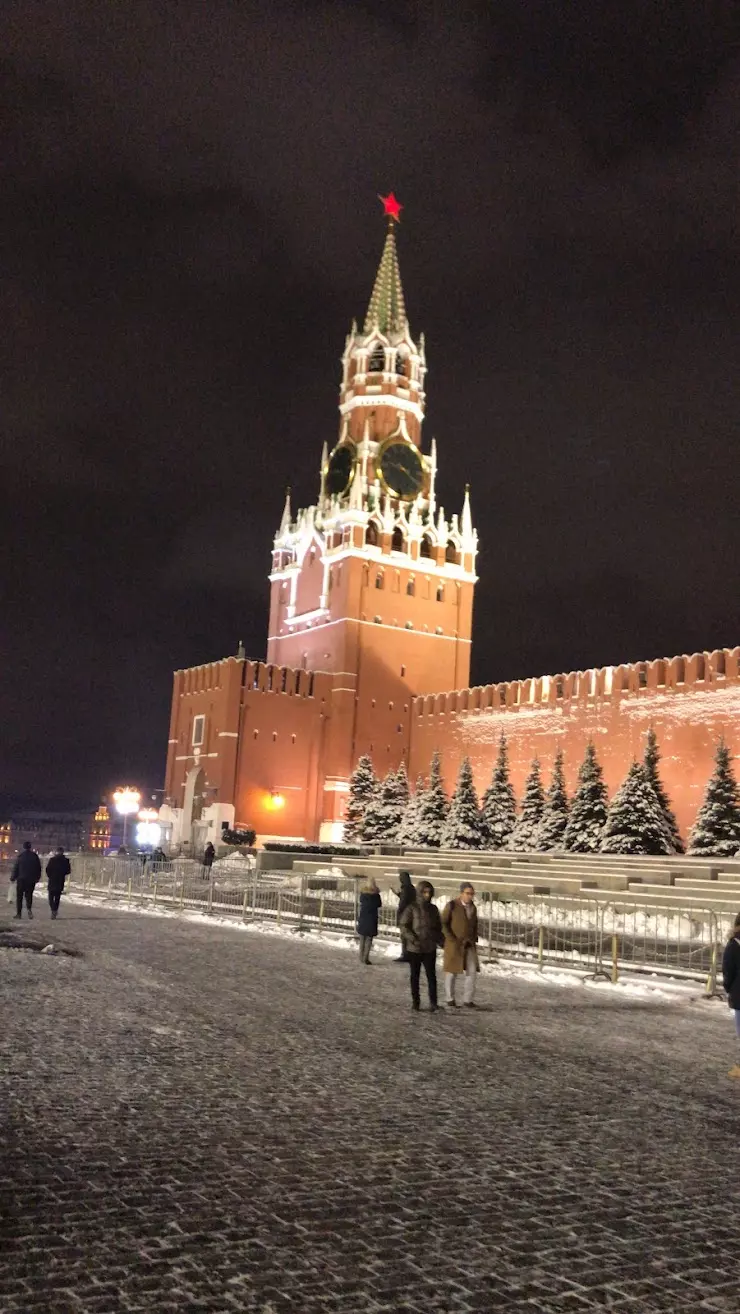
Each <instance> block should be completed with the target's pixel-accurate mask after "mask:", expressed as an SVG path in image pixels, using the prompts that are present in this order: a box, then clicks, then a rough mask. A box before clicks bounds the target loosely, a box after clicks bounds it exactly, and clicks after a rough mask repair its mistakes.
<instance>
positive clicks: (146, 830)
mask: <svg viewBox="0 0 740 1314" xmlns="http://www.w3.org/2000/svg"><path fill="white" fill-rule="evenodd" d="M148 810H149V809H147V811H148ZM161 838H162V828H161V826H158V825H157V823H156V821H140V822H139V824H138V825H137V827H136V843H137V844H138V845H139V847H140V848H142V849H148V848H149V847H150V846H151V847H152V848H155V846H156V845H157V844H159V842H160V840H161Z"/></svg>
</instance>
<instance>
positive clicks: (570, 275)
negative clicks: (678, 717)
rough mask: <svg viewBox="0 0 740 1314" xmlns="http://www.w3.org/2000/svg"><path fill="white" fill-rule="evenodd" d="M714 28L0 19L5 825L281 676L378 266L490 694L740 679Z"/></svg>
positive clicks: (739, 409) (732, 25)
mask: <svg viewBox="0 0 740 1314" xmlns="http://www.w3.org/2000/svg"><path fill="white" fill-rule="evenodd" d="M739 38H740V14H739V7H738V6H737V5H736V4H735V3H730V0H727V2H726V3H723V2H722V0H717V2H716V3H709V2H708V0H706V2H704V0H674V2H673V3H672V4H670V5H667V4H665V0H660V2H659V3H655V4H651V3H649V0H620V3H619V4H615V3H614V0H571V2H570V3H569V2H568V0H562V3H559V4H553V3H552V2H551V0H528V2H527V3H526V4H524V3H522V0H497V3H496V4H495V5H494V4H479V5H477V4H472V3H471V4H467V3H458V4H456V5H454V6H453V5H452V4H448V5H442V4H441V3H431V4H430V3H421V2H419V3H418V4H414V3H404V0H395V2H394V3H393V4H392V5H390V4H384V3H381V0H376V3H373V4H370V3H364V2H361V0H346V3H340V2H335V3H319V2H318V0H300V2H299V3H288V2H287V0H271V2H270V4H264V3H261V4H248V3H239V2H238V0H208V3H204V2H203V0H177V2H176V3H175V2H174V0H171V2H170V3H168V2H167V0H140V2H137V0H131V2H130V3H121V4H101V3H100V0H88V2H87V3H83V2H82V0H15V2H14V4H13V5H8V6H5V7H4V12H3V16H2V18H0V51H2V52H3V54H2V58H0V123H1V124H2V143H1V147H2V148H1V149H0V250H1V251H2V279H1V280H0V322H1V323H2V329H3V331H2V335H1V346H0V351H1V352H2V359H0V424H1V434H2V439H1V448H0V458H1V460H2V515H1V516H0V533H1V534H2V539H3V549H4V550H3V560H4V563H5V569H4V571H3V576H2V581H3V583H2V602H1V609H0V618H1V624H2V638H3V644H2V649H3V651H2V680H1V681H0V691H1V692H0V698H1V704H0V724H1V726H2V740H1V741H0V742H1V743H2V750H1V760H0V794H2V796H3V801H4V802H5V803H6V804H9V803H10V802H13V803H20V802H27V803H31V802H36V803H42V804H55V805H57V806H60V805H62V804H69V805H76V804H82V803H87V802H93V803H94V802H95V801H96V799H97V797H98V795H99V792H100V791H101V789H104V788H106V787H107V786H109V785H111V784H114V783H116V781H121V780H124V779H130V780H134V781H141V782H142V783H146V784H147V785H148V786H150V787H156V786H158V785H160V784H161V783H162V776H163V769H164V754H165V747H166V737H167V719H168V712H169V701H170V680H171V671H172V670H173V669H174V668H175V667H182V666H187V665H190V664H193V663H196V662H200V661H204V660H209V659H213V658H218V657H220V656H223V655H225V654H227V653H230V652H233V651H235V650H236V646H237V643H238V640H239V639H240V638H243V639H244V641H245V644H246V647H247V651H248V653H249V654H250V655H252V656H255V657H260V656H263V655H264V646H265V630H266V619H267V606H266V604H267V582H266V572H267V569H268V565H269V549H270V543H271V538H272V535H273V533H274V531H275V528H276V527H277V524H278V521H279V518H280V512H281V507H282V501H283V489H284V486H285V484H286V482H288V481H290V482H291V483H292V484H293V487H294V490H295V494H296V501H297V502H299V503H300V504H306V503H308V502H309V501H311V500H313V499H314V497H315V493H316V490H317V482H318V467H319V455H320V451H321V445H322V442H323V440H324V439H325V438H326V439H328V441H329V443H330V444H331V443H332V441H333V440H334V439H335V436H336V432H337V413H336V400H337V385H338V378H339V364H338V358H339V355H340V353H341V351H342V348H343V345H344V335H345V333H346V332H347V330H348V328H349V324H350V321H351V319H352V317H353V316H358V317H359V316H361V315H362V314H363V313H364V310H365V306H366V302H367V299H368V297H369V293H370V290H371V285H372V280H373V276H374V273H375V267H376V264H377V261H378V258H379V254H380V249H381V246H382V241H383V235H384V223H383V220H382V215H381V209H380V206H379V203H378V201H377V193H378V192H379V191H383V192H385V191H387V190H389V189H391V188H392V189H394V190H395V192H396V194H397V195H398V196H399V197H400V199H401V201H402V202H403V203H404V205H405V209H404V211H403V222H402V225H401V230H400V232H399V234H398V243H399V251H400V260H401V271H402V277H403V282H404V288H405V293H406V302H407V307H408V310H409V315H410V319H411V326H412V330H413V331H415V332H416V333H418V332H419V331H421V330H424V331H425V333H426V338H427V353H428V362H429V375H428V408H427V421H426V428H425V434H426V442H427V444H428V442H429V439H430V438H431V437H432V435H434V436H436V438H437V441H438V446H439V457H440V465H441V494H442V500H443V502H444V504H445V506H446V507H447V508H448V509H449V510H455V509H458V507H459V505H460V502H461V500H462V493H463V484H464V481H465V480H469V481H470V483H471V486H472V490H473V511H474V518H475V521H476V524H477V527H478V530H479V533H480V538H481V554H480V560H479V566H480V576H481V578H480V583H479V585H478V591H477V611H476V621H475V632H474V638H475V642H474V665H473V677H474V679H475V680H476V681H478V682H485V681H488V680H492V679H507V678H514V677H518V676H525V675H533V674H541V673H544V672H556V671H559V670H570V669H574V668H576V669H577V668H582V667H586V666H590V665H592V664H603V663H607V662H619V661H623V660H633V659H638V658H647V657H656V656H664V655H671V654H673V653H675V652H682V651H687V652H691V651H692V650H694V649H696V648H705V647H707V648H712V647H714V646H716V645H722V644H735V643H737V642H738V640H739V638H740V635H739V633H738V627H737V609H738V593H739V590H740V578H739V575H740V520H739V518H738V515H737V507H736V500H737V483H738V481H737V477H736V469H737V447H738V441H739V428H740V386H739V384H738V363H737V362H738V332H737V327H738V300H739V294H740V273H739V272H738V270H739V265H740V261H739V260H738V256H739V255H740V242H739V241H738V215H739V214H740V182H739V179H740V158H739V152H738V142H739V141H740V58H739V49H740V47H739Z"/></svg>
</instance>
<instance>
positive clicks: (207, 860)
mask: <svg viewBox="0 0 740 1314" xmlns="http://www.w3.org/2000/svg"><path fill="white" fill-rule="evenodd" d="M215 856H216V850H215V849H214V847H213V845H212V844H211V841H210V840H209V841H208V843H207V844H206V847H205V848H204V850H203V879H204V880H206V881H207V880H210V877H211V867H212V866H213V859H214V858H215Z"/></svg>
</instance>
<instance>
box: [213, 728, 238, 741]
mask: <svg viewBox="0 0 740 1314" xmlns="http://www.w3.org/2000/svg"><path fill="white" fill-rule="evenodd" d="M218 737H219V739H238V738H239V735H238V732H237V731H236V730H219V732H218Z"/></svg>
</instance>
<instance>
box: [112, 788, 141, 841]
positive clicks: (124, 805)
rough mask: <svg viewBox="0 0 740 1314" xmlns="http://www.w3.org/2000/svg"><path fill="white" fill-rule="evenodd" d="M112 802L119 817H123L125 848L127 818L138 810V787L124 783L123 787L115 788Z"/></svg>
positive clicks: (139, 796) (139, 797)
mask: <svg viewBox="0 0 740 1314" xmlns="http://www.w3.org/2000/svg"><path fill="white" fill-rule="evenodd" d="M113 802H114V804H115V808H116V812H117V813H118V815H119V817H123V847H124V848H125V847H126V827H127V825H128V819H129V817H130V816H131V815H132V813H134V812H138V811H139V804H140V802H141V794H140V793H139V791H138V789H132V788H131V786H130V785H126V786H125V787H124V788H123V789H117V790H116V792H115V793H114V795H113Z"/></svg>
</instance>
